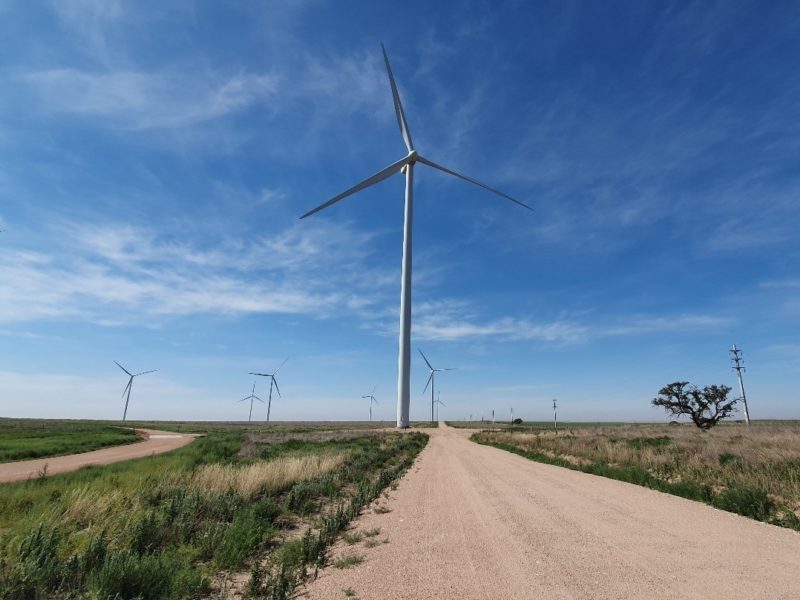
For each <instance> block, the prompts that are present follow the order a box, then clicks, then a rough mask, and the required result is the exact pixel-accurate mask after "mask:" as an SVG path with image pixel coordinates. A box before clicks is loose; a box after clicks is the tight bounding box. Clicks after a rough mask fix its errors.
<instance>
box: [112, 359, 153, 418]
mask: <svg viewBox="0 0 800 600" xmlns="http://www.w3.org/2000/svg"><path fill="white" fill-rule="evenodd" d="M114 364H115V365H117V366H118V367H119V368H120V369H122V370H123V371H125V372H126V373H127V374H128V375H129V376H130V379H128V385H126V386H125V389H124V390H122V397H123V398H125V394H126V393H127V394H128V397H127V398H125V411H124V412H123V413H122V420H123V421H124V420H125V417H127V416H128V402H130V400H131V388H132V387H133V378H134V377H138V376H139V375H147V374H148V373H155V372H156V371H158V369H153V370H152V371H142V372H141V373H136V375H134V374H133V373H131V372H130V371H128V369H126V368H125V367H123V366H122V365H121V364H119V363H118V362H117V361H114Z"/></svg>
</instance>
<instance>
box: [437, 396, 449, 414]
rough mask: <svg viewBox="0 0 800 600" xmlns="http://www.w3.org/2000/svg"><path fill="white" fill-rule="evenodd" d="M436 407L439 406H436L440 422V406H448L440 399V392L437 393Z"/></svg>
mask: <svg viewBox="0 0 800 600" xmlns="http://www.w3.org/2000/svg"><path fill="white" fill-rule="evenodd" d="M436 405H437V406H436V420H437V421H438V420H439V405H442V406H447V404H445V403H444V402H442V399H441V398H440V397H439V392H436Z"/></svg>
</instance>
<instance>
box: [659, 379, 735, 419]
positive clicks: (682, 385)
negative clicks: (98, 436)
mask: <svg viewBox="0 0 800 600" xmlns="http://www.w3.org/2000/svg"><path fill="white" fill-rule="evenodd" d="M687 386H689V382H688V381H676V382H675V383H670V384H669V385H667V386H665V387H663V388H661V391H659V392H658V398H653V406H660V407H662V408H663V409H664V410H666V411H667V412H668V413H669V414H671V415H674V416H676V417H677V416H680V415H688V416H689V417H690V418H691V419H692V421H694V424H695V425H697V426H698V427H699V428H700V429H702V430H703V431H708V430H709V429H711V428H712V427H713V426H714V425H716V424H717V423H718V422H719V421H721V420H722V419H727V418H728V417H730V416H731V413H733V410H734V408H735V406H736V403H737V402H738V399H737V398H734V399H733V400H729V399H728V392H730V391H731V388H729V387H728V386H727V385H707V386H706V387H704V388H703V389H702V390H701V389H700V388H698V387H697V386H694V385H693V386H689V387H687Z"/></svg>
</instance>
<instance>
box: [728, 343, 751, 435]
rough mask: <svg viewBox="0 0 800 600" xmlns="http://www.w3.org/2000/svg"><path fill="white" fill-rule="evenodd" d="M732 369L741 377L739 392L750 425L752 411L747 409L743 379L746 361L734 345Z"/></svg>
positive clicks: (732, 349) (746, 419) (745, 418)
mask: <svg viewBox="0 0 800 600" xmlns="http://www.w3.org/2000/svg"><path fill="white" fill-rule="evenodd" d="M731 363H733V364H732V366H731V368H732V369H733V370H734V371H736V374H737V375H738V376H739V391H740V392H741V394H742V395H741V398H742V402H743V403H744V421H745V423H747V424H748V425H750V411H749V410H748V409H747V396H745V395H744V380H743V379H742V371H744V361H743V359H742V351H741V350H739V349H738V348H737V347H736V344H734V345H733V346H732V347H731Z"/></svg>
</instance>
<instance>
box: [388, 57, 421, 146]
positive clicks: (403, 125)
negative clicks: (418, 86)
mask: <svg viewBox="0 0 800 600" xmlns="http://www.w3.org/2000/svg"><path fill="white" fill-rule="evenodd" d="M381 50H383V61H384V62H385V63H386V72H387V73H388V74H389V85H391V86H392V101H393V102H394V112H395V114H396V115H397V125H398V126H399V127H400V135H402V136H403V141H404V142H405V143H406V148H408V151H409V152H411V151H412V150H413V149H414V144H413V143H412V142H411V132H410V131H409V130H408V123H407V122H406V113H405V112H404V111H403V104H402V103H401V102H400V94H399V93H398V91H397V84H396V83H395V81H394V75H392V66H391V65H390V64H389V55H388V54H386V48H384V47H383V44H381Z"/></svg>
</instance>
